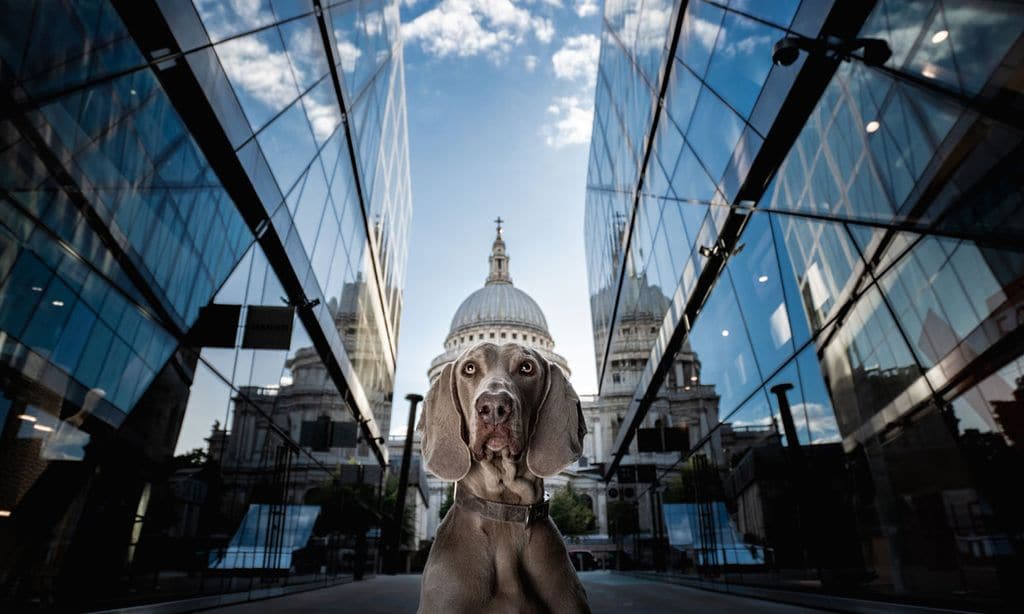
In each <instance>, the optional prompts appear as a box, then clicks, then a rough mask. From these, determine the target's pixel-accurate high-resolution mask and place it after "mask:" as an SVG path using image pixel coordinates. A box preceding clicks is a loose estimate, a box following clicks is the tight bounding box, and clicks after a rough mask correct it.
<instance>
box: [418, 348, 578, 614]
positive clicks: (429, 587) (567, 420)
mask: <svg viewBox="0 0 1024 614" xmlns="http://www.w3.org/2000/svg"><path fill="white" fill-rule="evenodd" d="M419 428H420V430H422V431H423V441H422V449H423V458H424V460H425V462H426V464H427V468H428V469H430V471H431V472H433V473H434V474H435V475H437V476H438V477H440V478H441V479H444V480H450V481H454V482H457V484H456V486H455V504H454V505H452V507H451V510H449V512H448V514H447V515H446V516H445V518H444V521H443V522H442V523H441V526H439V527H438V529H437V538H436V539H435V540H434V545H433V547H432V548H431V550H430V557H429V558H428V559H427V565H426V568H425V569H424V570H423V586H422V591H421V593H420V608H419V611H420V612H421V613H429V614H433V613H435V612H444V613H448V612H557V613H558V614H568V613H576V612H590V607H589V606H588V605H587V595H586V592H585V591H584V589H583V585H582V584H581V583H580V581H579V578H577V577H576V571H575V570H574V569H573V567H572V563H570V562H569V555H568V554H567V553H566V550H565V544H564V543H563V541H562V536H561V535H560V534H559V532H558V529H557V528H556V527H555V524H554V523H553V522H552V521H551V519H550V518H549V517H548V514H547V502H545V501H544V478H546V477H551V476H554V475H557V474H558V472H559V471H561V470H562V469H564V468H565V467H566V466H568V465H569V464H570V463H572V462H573V461H575V460H576V459H577V458H579V456H580V452H581V450H582V449H583V436H584V434H585V433H586V424H585V423H584V420H583V412H582V411H581V410H580V402H579V397H577V396H576V393H575V391H573V389H572V386H570V385H569V382H568V381H567V380H566V378H565V375H564V374H563V373H562V370H561V369H560V368H558V367H557V366H556V365H553V364H550V363H549V362H548V361H547V360H545V359H544V358H543V357H542V356H541V355H540V354H538V353H537V352H535V351H533V350H531V349H528V348H525V347H522V346H520V345H516V344H506V345H501V346H498V345H494V344H493V343H484V344H480V345H477V346H475V347H473V348H470V349H469V350H467V351H466V352H465V353H463V354H462V356H460V357H459V358H458V359H457V360H455V361H454V362H453V363H451V364H448V365H447V366H445V368H444V370H443V371H442V372H441V375H440V376H439V377H438V378H437V380H436V381H435V382H434V383H433V385H432V386H431V388H430V392H429V393H428V395H427V400H426V403H425V404H424V406H423V415H422V417H421V418H420V425H419Z"/></svg>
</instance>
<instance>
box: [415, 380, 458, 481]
mask: <svg viewBox="0 0 1024 614" xmlns="http://www.w3.org/2000/svg"><path fill="white" fill-rule="evenodd" d="M452 370H453V365H452V364H449V365H447V366H446V367H445V368H444V370H443V371H441V375H440V376H439V377H438V378H437V380H435V381H434V384H433V385H432V386H431V387H430V392H428V393H427V399H426V402H424V404H423V415H421V416H420V424H419V429H420V430H421V431H423V441H422V452H423V460H424V461H425V462H426V464H427V469H429V470H430V471H431V472H432V473H433V474H434V475H436V476H437V477H439V478H441V479H442V480H448V481H452V482H457V481H459V480H461V479H462V478H464V477H466V474H467V473H469V464H470V457H469V446H467V445H466V440H465V439H464V438H463V437H462V410H461V409H460V408H459V399H458V392H457V391H456V390H455V382H454V381H453V375H452Z"/></svg>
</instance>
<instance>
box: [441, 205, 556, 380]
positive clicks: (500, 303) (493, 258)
mask: <svg viewBox="0 0 1024 614" xmlns="http://www.w3.org/2000/svg"><path fill="white" fill-rule="evenodd" d="M499 220H500V218H499ZM501 230H502V229H501V223H500V221H499V225H498V235H497V237H496V238H495V239H494V245H493V247H492V248H491V255H490V257H489V258H488V262H489V263H490V274H489V275H488V276H487V281H486V282H485V283H484V287H483V288H480V289H479V290H476V291H475V292H473V293H472V294H470V295H469V296H468V297H466V300H464V301H462V304H461V305H459V308H458V309H456V310H455V316H454V317H453V318H452V324H451V327H450V328H449V329H448V337H447V338H446V339H445V342H444V349H445V351H444V353H443V354H441V355H440V356H438V357H436V358H435V359H434V360H433V361H432V362H431V365H430V372H429V375H430V378H431V379H433V378H434V377H435V376H436V375H437V374H438V373H439V372H440V369H441V368H442V367H443V366H444V365H445V364H447V363H448V362H451V361H452V360H455V358H457V357H458V355H459V354H461V353H462V352H463V351H464V350H465V349H466V348H469V347H471V346H473V345H476V344H477V343H483V342H491V343H497V344H499V345H500V344H503V343H519V344H521V345H525V346H527V347H531V348H534V349H535V350H537V351H538V352H540V354H541V355H542V356H544V357H545V358H546V359H548V360H550V361H551V362H554V363H555V364H557V365H558V366H559V367H561V368H562V370H564V371H565V372H566V373H569V366H568V365H567V364H566V362H565V358H563V357H561V356H559V355H558V354H556V353H555V352H554V347H555V342H554V340H552V339H551V333H550V332H549V331H548V321H547V319H546V318H545V317H544V312H543V311H541V308H540V306H539V305H537V302H536V301H534V300H533V298H531V297H530V295H529V294H527V293H526V292H523V291H522V290H520V289H519V288H516V287H515V286H514V285H512V278H511V277H510V276H509V271H508V260H509V258H508V254H507V253H506V252H505V240H504V239H503V238H502V233H501Z"/></svg>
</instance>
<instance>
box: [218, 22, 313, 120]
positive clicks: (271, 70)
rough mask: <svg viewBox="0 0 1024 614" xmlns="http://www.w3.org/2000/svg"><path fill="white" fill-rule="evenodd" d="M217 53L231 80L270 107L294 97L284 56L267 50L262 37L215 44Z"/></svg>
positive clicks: (292, 84) (295, 92)
mask: <svg viewBox="0 0 1024 614" xmlns="http://www.w3.org/2000/svg"><path fill="white" fill-rule="evenodd" d="M217 55H218V56H220V63H221V65H222V66H224V72H226V73H227V75H228V78H229V79H231V82H232V84H234V86H235V87H237V88H242V89H244V90H245V92H246V93H247V94H249V95H250V96H252V97H253V98H255V99H256V100H259V101H260V102H262V103H264V104H266V105H267V106H268V107H270V108H271V109H280V108H282V107H284V106H285V105H286V104H288V103H289V102H291V101H293V100H295V99H296V98H297V97H298V95H299V92H298V89H297V88H296V87H295V81H294V80H293V78H292V73H291V68H290V67H289V65H288V56H287V55H286V54H285V53H284V52H283V51H271V50H270V48H269V47H268V46H267V45H266V43H264V42H263V41H262V40H260V39H258V38H256V37H253V36H246V37H244V38H236V39H235V40H231V41H228V42H226V43H221V44H220V45H218V46H217Z"/></svg>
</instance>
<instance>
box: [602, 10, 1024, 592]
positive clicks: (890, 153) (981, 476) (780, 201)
mask: <svg viewBox="0 0 1024 614" xmlns="http://www.w3.org/2000/svg"><path fill="white" fill-rule="evenodd" d="M1022 31H1024V9H1022V7H1021V5H1020V4H1019V3H1015V2H1003V1H1000V0H993V1H987V2H973V1H972V2H968V1H956V0H920V1H913V2H904V1H897V0H877V1H871V2H853V1H847V0H836V1H834V2H816V1H815V2H812V1H810V0H805V1H803V2H801V1H800V0H788V1H781V0H780V1H772V2H767V1H758V0H731V1H727V0H722V1H720V2H717V1H716V2H711V1H705V0H689V1H686V0H681V1H677V2H672V1H670V0H645V1H644V2H639V1H632V0H608V1H607V2H606V3H605V10H604V31H603V40H602V45H601V56H600V65H599V76H598V81H597V90H596V101H595V117H594V125H593V126H594V128H593V140H592V145H591V151H590V162H589V165H590V166H589V172H588V185H587V208H586V228H585V233H586V245H587V263H588V276H589V283H590V291H591V302H592V317H593V324H594V339H595V345H596V354H597V355H596V360H597V369H598V375H599V381H600V383H601V391H602V393H605V391H606V390H612V389H614V388H615V387H616V384H617V383H618V382H620V370H621V361H618V360H615V355H614V352H613V348H615V347H617V346H618V345H621V344H623V343H626V341H627V339H626V338H625V337H623V335H627V334H628V333H629V332H630V331H629V324H628V323H629V322H631V321H633V320H635V319H636V318H635V317H634V312H637V313H639V312H643V313H647V311H649V310H650V309H651V306H652V305H657V304H660V305H661V311H660V313H659V314H657V322H659V323H660V324H659V325H657V326H656V327H655V328H656V330H655V331H654V332H653V334H652V336H651V337H650V341H649V343H648V347H647V349H646V351H645V358H644V360H643V361H642V362H641V368H642V374H641V375H640V376H639V377H638V378H637V380H636V381H637V383H636V384H635V387H634V389H633V390H632V393H631V395H630V397H629V400H628V406H627V407H626V408H625V409H624V410H623V411H622V412H620V414H619V416H618V420H617V424H616V428H617V430H616V431H615V434H614V437H613V438H612V440H613V441H614V443H613V445H612V450H611V453H610V454H609V455H608V459H607V460H608V462H607V463H606V464H605V466H604V477H605V479H606V480H613V479H614V478H615V476H616V472H617V471H618V468H619V465H620V464H621V463H622V461H623V459H624V457H627V456H628V455H630V454H636V453H637V447H636V446H637V443H636V434H637V432H638V431H642V430H643V429H645V428H647V429H649V428H651V427H652V426H654V416H653V415H652V413H651V411H650V408H651V407H652V404H655V403H656V402H657V400H658V399H660V398H663V397H664V396H665V395H666V394H667V392H665V389H666V388H667V387H668V386H669V385H670V380H673V379H678V376H677V375H675V374H674V371H673V369H674V365H675V364H676V363H677V362H678V360H679V359H678V358H677V355H678V354H679V353H680V352H684V353H686V354H687V355H689V356H691V357H697V358H698V359H699V363H696V364H699V365H700V369H699V372H697V371H695V372H694V374H693V376H692V380H691V379H690V378H688V380H687V384H688V385H689V384H690V383H691V381H692V382H693V388H694V391H693V393H694V394H706V393H707V390H708V387H713V392H714V395H715V396H716V397H717V417H716V418H715V419H714V420H713V421H710V422H709V423H708V424H706V425H704V426H702V427H701V429H702V430H701V431H700V432H698V433H696V434H695V433H694V432H693V429H692V428H691V431H690V433H689V437H690V439H691V440H696V441H695V445H691V446H688V449H687V450H686V451H684V452H680V453H678V454H677V456H676V458H677V460H674V461H673V462H671V463H670V464H669V465H668V466H665V467H663V468H662V469H661V470H659V472H658V476H657V479H655V480H649V481H648V483H647V484H646V485H641V486H640V490H641V491H642V492H641V493H640V494H639V495H638V496H640V497H651V496H657V497H661V500H662V501H663V502H664V503H665V509H672V510H676V511H677V510H678V509H682V508H675V507H671V508H670V505H671V504H687V505H690V506H695V508H694V507H688V508H686V509H688V510H689V509H696V511H695V512H693V513H688V514H679V513H675V512H673V513H672V514H663V519H662V520H661V521H660V524H661V526H660V527H659V526H658V524H659V523H655V525H654V527H653V529H652V532H651V534H649V535H648V536H647V539H649V541H650V545H651V549H650V550H651V551H652V552H654V553H657V552H658V551H659V549H662V550H661V553H662V554H665V553H666V551H667V553H668V554H670V555H671V556H668V557H665V556H662V557H661V558H660V559H659V557H658V556H653V557H652V558H651V559H649V560H654V561H655V563H654V564H655V565H656V566H662V567H664V566H670V567H671V568H672V570H673V571H674V572H676V573H680V574H684V575H692V576H694V577H696V578H698V579H704V580H706V579H709V578H710V579H713V580H714V581H716V582H725V583H744V584H757V585H766V586H770V587H775V588H786V589H793V590H803V591H822V592H827V593H842V594H847V595H854V596H866V597H868V598H873V599H875V598H882V599H893V600H905V601H906V600H909V601H914V602H923V603H933V604H948V605H953V606H956V607H967V608H975V607H977V608H994V607H1002V606H1005V605H1006V604H1009V603H1012V602H1014V600H1016V602H1017V603H1019V600H1020V590H1021V588H1020V587H1021V586H1022V583H1021V580H1022V579H1024V487H1022V486H1021V484H1020V481H1019V478H1018V477H1017V476H1019V475H1020V474H1021V470H1022V469H1024V450H1022V446H1024V318H1022V314H1024V198H1022V194H1024V191H1022V186H1024V183H1022V176H1021V172H1020V171H1021V160H1022V159H1024V124H1022V122H1021V117H1022V111H1024V103H1022V101H1024V97H1022V90H1021V83H1024V65H1022V58H1024V38H1022V36H1021V35H1022ZM786 37H790V38H791V40H792V41H794V42H795V43H797V44H803V45H804V46H805V47H806V48H808V49H810V51H800V52H799V54H794V55H795V57H794V58H789V60H790V61H788V62H781V63H780V64H778V65H776V64H773V61H772V60H773V45H774V44H775V43H776V42H777V41H780V40H781V39H784V38H786ZM857 38H869V39H881V40H882V41H885V43H887V45H888V47H889V49H890V51H891V56H890V57H888V59H886V58H884V57H882V58H878V60H881V61H875V60H874V56H873V55H872V53H871V52H872V51H873V49H872V48H869V49H868V50H867V51H864V50H853V49H852V45H848V43H849V42H850V41H853V40H855V39H857ZM844 45H845V46H846V47H847V48H846V50H845V51H844V49H843V47H844ZM865 54H866V55H867V57H865ZM785 64H788V65H785ZM638 280H640V281H641V282H642V283H639V282H638ZM639 288H647V289H650V288H656V289H659V290H660V292H661V293H662V295H663V297H664V300H662V301H660V302H659V301H652V300H649V297H646V296H645V294H644V293H643V292H640V291H639V290H638V289H639ZM677 387H678V386H677ZM698 389H699V391H698ZM686 390H690V388H689V387H688V388H686ZM679 393H680V392H679V391H678V390H673V394H679ZM659 423H660V420H659ZM659 426H663V425H661V424H659ZM736 433H742V434H743V437H742V438H739V437H737V436H735V434H736ZM722 509H725V510H727V512H728V513H727V514H723V513H719V510H722ZM687 517H689V520H687ZM682 522H688V523H689V524H688V525H687V526H685V527H684V526H675V525H676V524H678V523H682ZM726 522H727V523H729V524H730V525H731V526H730V527H729V528H728V529H727V528H724V527H720V526H716V525H719V524H721V523H726ZM666 525H667V526H666ZM690 534H693V535H696V536H697V537H694V538H693V539H690V541H689V542H686V543H683V542H684V541H685V540H683V538H681V537H679V536H682V535H690ZM716 535H717V536H721V535H731V536H733V538H732V539H730V540H727V541H729V542H730V543H729V547H730V548H732V547H733V546H734V545H735V544H733V541H735V538H736V537H737V536H738V537H741V538H742V541H743V543H744V544H745V545H746V546H747V547H748V549H749V552H752V553H757V554H758V556H756V557H753V559H759V557H760V559H759V560H753V559H752V560H750V561H747V562H745V563H744V562H742V560H737V559H736V558H735V557H731V556H729V555H728V553H724V555H723V551H722V550H721V544H718V543H717V542H718V541H721V540H718V539H716V537H715V536H716ZM670 537H671V539H670ZM681 540H682V541H681ZM716 552H717V554H716Z"/></svg>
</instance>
